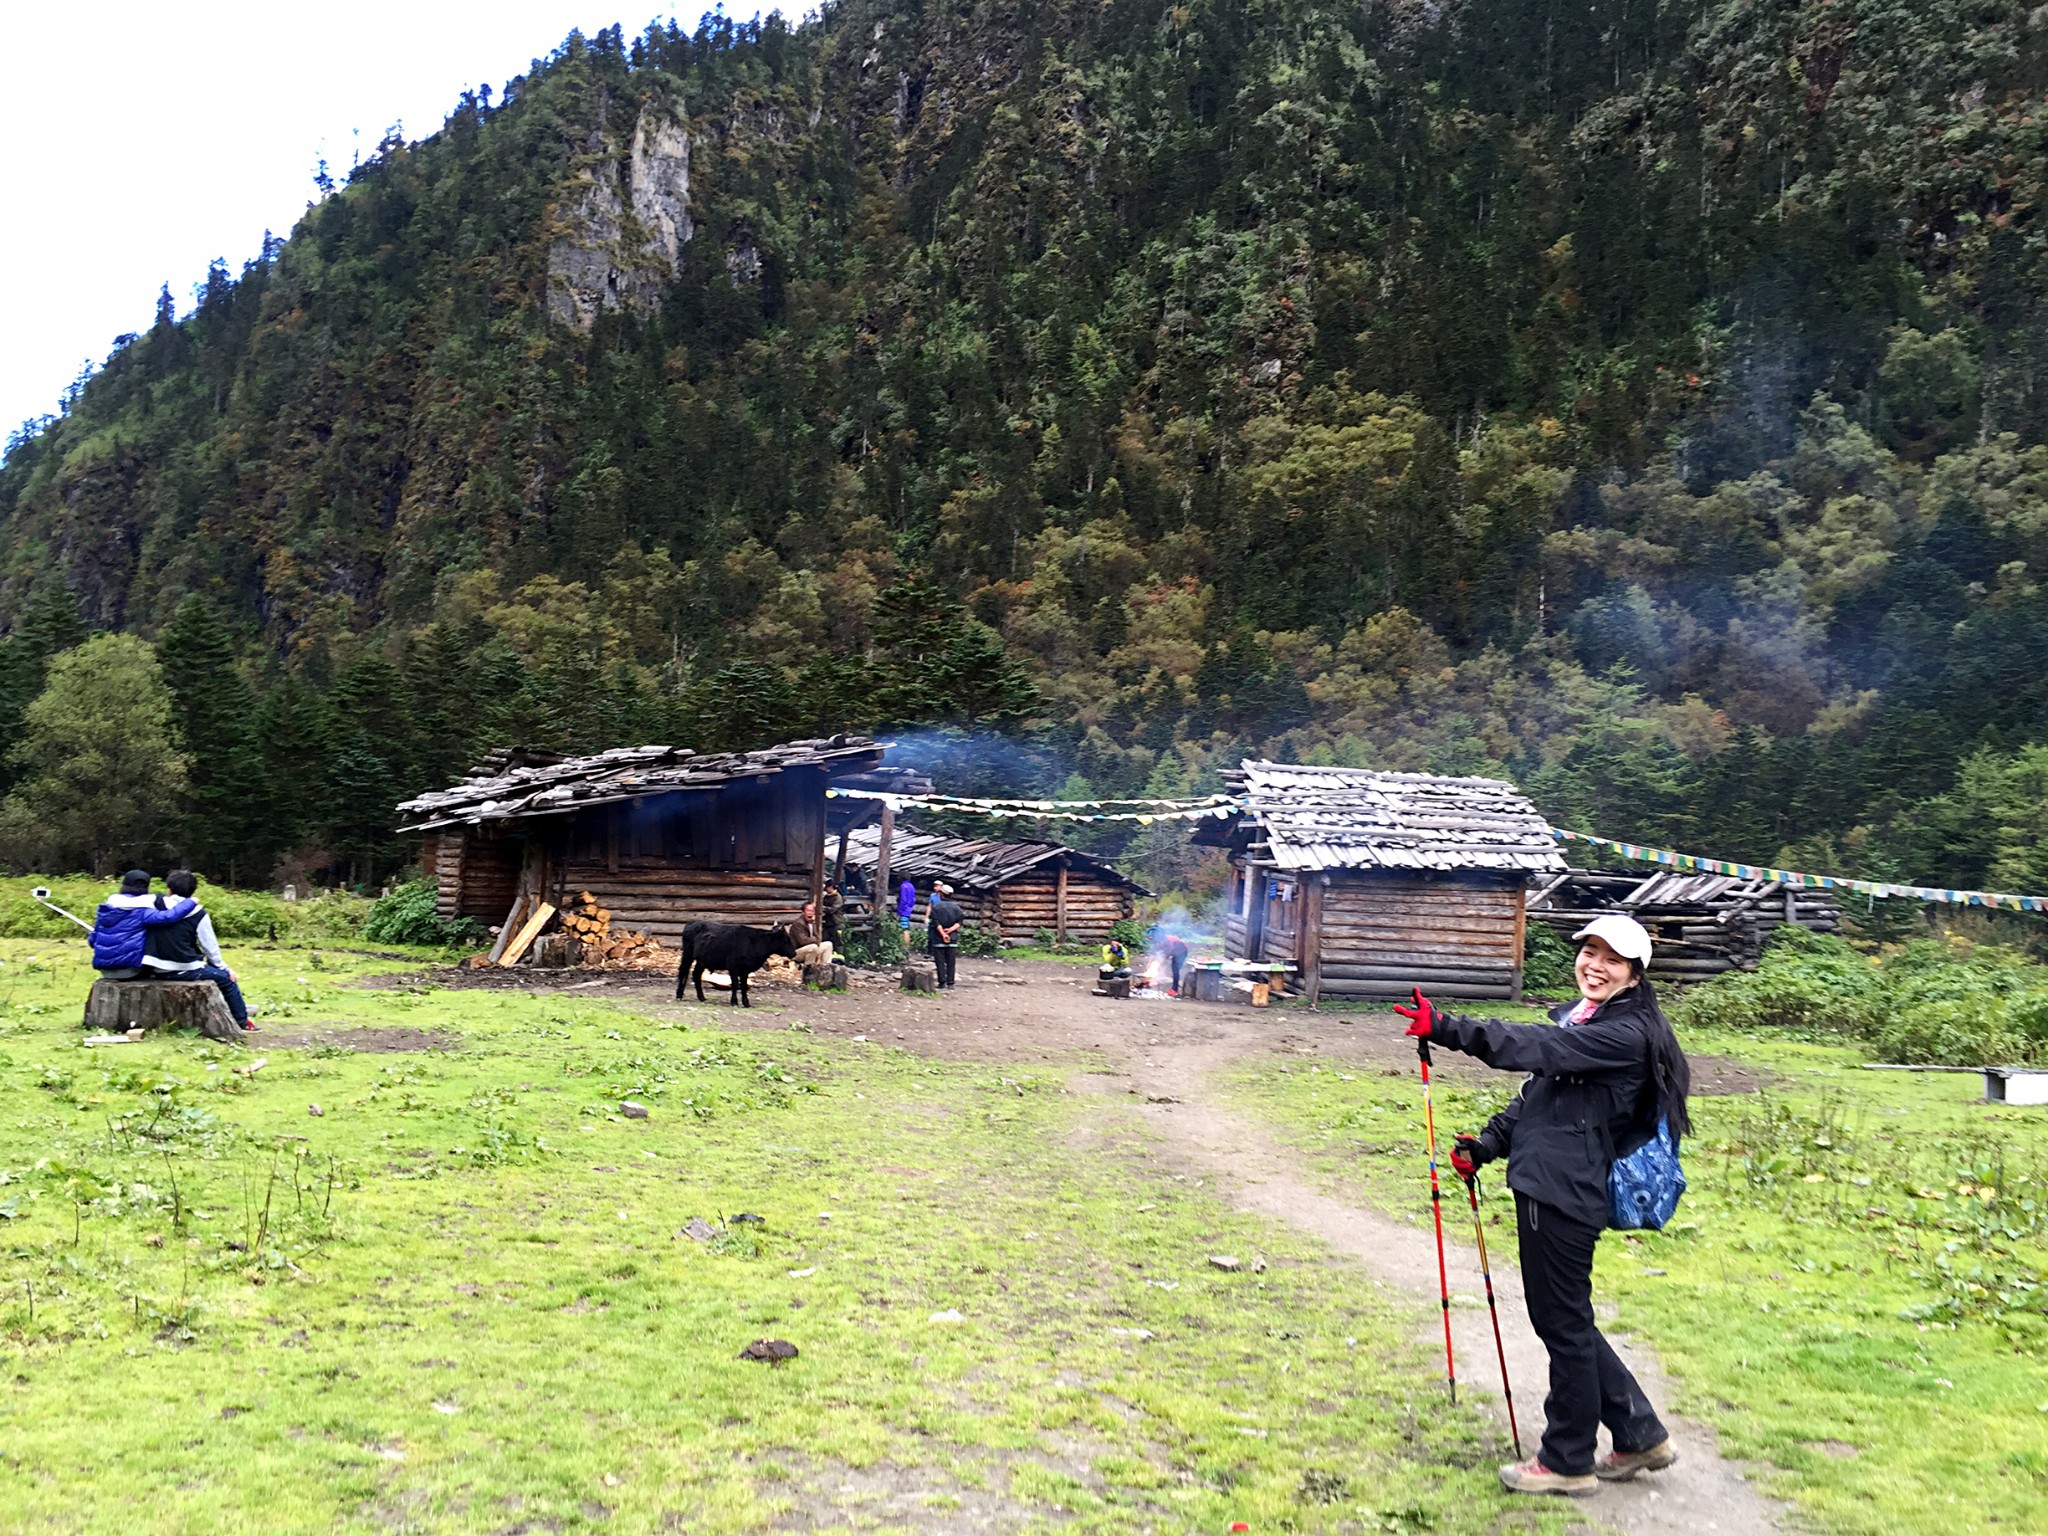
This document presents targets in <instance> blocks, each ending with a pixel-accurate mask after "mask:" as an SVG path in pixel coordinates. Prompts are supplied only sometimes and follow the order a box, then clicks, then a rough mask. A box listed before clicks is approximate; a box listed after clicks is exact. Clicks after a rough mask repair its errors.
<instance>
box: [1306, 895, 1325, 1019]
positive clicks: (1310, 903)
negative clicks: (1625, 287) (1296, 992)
mask: <svg viewBox="0 0 2048 1536" xmlns="http://www.w3.org/2000/svg"><path fill="white" fill-rule="evenodd" d="M1327 885H1328V882H1327V881H1326V880H1317V879H1309V880H1305V881H1303V882H1302V888H1301V945H1300V949H1301V973H1302V976H1303V978H1304V980H1305V981H1306V982H1307V984H1308V1002H1309V1006H1310V1007H1311V1008H1313V1007H1314V1006H1315V1005H1316V1001H1317V999H1319V998H1320V997H1321V996H1322V994H1323V891H1324V889H1325V888H1326V886H1327Z"/></svg>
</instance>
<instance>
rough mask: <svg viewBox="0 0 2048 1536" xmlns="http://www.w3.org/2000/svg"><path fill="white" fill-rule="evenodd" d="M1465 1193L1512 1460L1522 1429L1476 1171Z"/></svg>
mask: <svg viewBox="0 0 2048 1536" xmlns="http://www.w3.org/2000/svg"><path fill="white" fill-rule="evenodd" d="M1465 1193H1466V1194H1467V1195H1469V1196H1470V1197H1471V1199H1472V1235H1473V1236H1474V1237H1476V1238H1478V1239H1479V1273H1480V1274H1482V1275H1484V1276H1485V1277H1486V1310H1487V1312H1488V1313H1490V1314H1491V1315H1492V1317H1493V1353H1494V1355H1495V1357H1496V1358H1498V1359H1499V1361H1500V1395H1501V1400H1502V1401H1503V1402H1505V1403H1506V1404H1507V1405H1508V1433H1509V1434H1511V1435H1513V1436H1514V1437H1515V1460H1517V1461H1520V1460H1521V1459H1522V1430H1521V1426H1519V1425H1518V1424H1516V1423H1515V1392H1514V1388H1512V1387H1510V1386H1509V1385H1508V1351H1507V1346H1506V1345H1505V1344H1503V1343H1501V1341H1500V1308H1499V1307H1498V1306H1496V1305H1494V1300H1493V1268H1492V1266H1491V1265H1489V1264H1488V1263H1487V1262H1486V1227H1485V1225H1484V1224H1483V1223H1482V1222H1481V1221H1480V1219H1479V1175H1478V1173H1477V1172H1476V1171H1475V1172H1472V1173H1468V1174H1467V1175H1465Z"/></svg>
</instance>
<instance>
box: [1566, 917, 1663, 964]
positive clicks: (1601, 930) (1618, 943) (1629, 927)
mask: <svg viewBox="0 0 2048 1536" xmlns="http://www.w3.org/2000/svg"><path fill="white" fill-rule="evenodd" d="M1581 939H1599V940H1601V941H1602V942H1603V943H1605V944H1606V945H1607V947H1608V948H1609V949H1611V950H1613V951H1614V952H1615V953H1616V954H1617V955H1619V956H1621V958H1622V959H1624V960H1640V961H1641V962H1642V963H1643V964H1644V965H1648V964H1649V963H1650V930H1649V929H1647V928H1645V927H1644V926H1643V925H1642V924H1641V923H1639V922H1637V921H1636V920H1635V919H1634V918H1632V917H1623V916H1622V915H1621V914H1620V913H1619V912H1609V913H1608V914H1607V915H1606V916H1605V917H1596V918H1594V919H1593V921H1591V922H1590V923H1588V924H1586V926H1585V927H1583V928H1581V929H1580V930H1579V931H1578V932H1577V933H1575V934H1573V935H1572V940H1573V942H1575V943H1576V942H1577V941H1579V940H1581Z"/></svg>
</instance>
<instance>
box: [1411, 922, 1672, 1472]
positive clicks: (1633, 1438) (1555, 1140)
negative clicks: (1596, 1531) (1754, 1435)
mask: <svg viewBox="0 0 2048 1536" xmlns="http://www.w3.org/2000/svg"><path fill="white" fill-rule="evenodd" d="M1576 937H1577V938H1578V939H1579V941H1580V949H1579V956H1578V962H1577V965H1576V968H1575V969H1576V975H1577V978H1578V982H1579V990H1580V992H1581V994H1582V996H1581V997H1580V1000H1579V1001H1578V1002H1577V1003H1575V1004H1571V1005H1568V1006H1566V1007H1563V1008H1560V1009H1558V1010H1557V1013H1556V1014H1555V1015H1554V1018H1555V1020H1556V1023H1557V1024H1558V1025H1561V1026H1563V1027H1562V1028H1553V1027H1551V1026H1549V1025H1543V1024H1509V1023H1504V1022H1502V1021H1501V1020H1498V1019H1475V1018H1467V1017H1465V1016H1463V1015H1460V1014H1455V1013H1439V1012H1437V1011H1436V1009H1435V1008H1434V1007H1433V1006H1432V1005H1431V1004H1430V1002H1429V1000H1428V999H1427V998H1425V997H1424V996H1423V995H1422V991H1421V989H1420V988H1417V989H1416V992H1415V1001H1414V1004H1413V1006H1403V1007H1400V1008H1397V1009H1395V1012H1397V1013H1399V1014H1402V1015H1403V1016H1404V1017H1406V1018H1408V1019H1409V1020H1410V1021H1411V1023H1410V1025H1409V1029H1408V1033H1409V1034H1411V1035H1415V1036H1417V1037H1419V1038H1420V1039H1422V1040H1425V1041H1427V1042H1428V1043H1429V1044H1430V1045H1432V1046H1444V1047H1447V1048H1448V1049H1450V1050H1454V1051H1463V1052H1465V1053H1466V1054H1467V1055H1470V1056H1475V1057H1477V1058H1478V1059H1479V1060H1481V1061H1483V1062H1485V1063H1486V1064H1487V1065H1488V1066H1492V1067H1499V1068H1501V1069H1503V1070H1505V1071H1510V1072H1527V1073H1529V1074H1530V1076H1529V1079H1528V1081H1527V1082H1525V1083H1523V1084H1522V1091H1521V1092H1520V1093H1519V1094H1517V1095H1516V1096H1515V1098H1514V1100H1513V1102H1511V1103H1510V1104H1509V1105H1508V1107H1507V1108H1506V1109H1504V1110H1502V1111H1501V1112H1500V1113H1499V1114H1497V1115H1495V1116H1494V1117H1493V1119H1491V1120H1490V1121H1488V1122H1487V1124H1486V1127H1485V1129H1483V1130H1482V1131H1480V1133H1479V1134H1478V1135H1477V1136H1460V1137H1458V1138H1457V1140H1456V1143H1455V1150H1454V1151H1453V1152H1452V1154H1451V1166H1452V1168H1453V1169H1455V1170H1456V1171H1457V1173H1458V1174H1459V1175H1460V1176H1461V1177H1464V1178H1470V1177H1472V1176H1473V1174H1474V1173H1475V1171H1476V1170H1477V1169H1478V1168H1480V1167H1481V1166H1483V1165H1484V1164H1486V1163H1490V1162H1493V1161H1495V1160H1496V1159H1499V1158H1502V1157H1505V1158H1506V1159H1507V1160H1508V1188H1510V1189H1512V1190H1513V1191H1514V1192H1515V1225H1516V1232H1517V1235H1518V1236H1519V1238H1520V1240H1521V1255H1522V1290H1523V1296H1524V1299H1525V1300H1526V1301H1527V1303H1528V1307H1529V1322H1530V1325H1531V1326H1532V1327H1533V1328H1534V1329H1535V1330H1536V1335H1537V1337H1538V1338H1540V1339H1542V1340H1543V1346H1544V1348H1545V1349H1546V1350H1547V1351H1549V1354H1550V1392H1549V1395H1548V1396H1546V1397H1545V1398H1544V1400H1543V1412H1544V1417H1545V1419H1546V1420H1547V1423H1546V1425H1545V1428H1544V1431H1543V1444H1542V1449H1541V1450H1540V1451H1539V1452H1538V1454H1537V1455H1536V1456H1535V1457H1533V1458H1531V1459H1530V1460H1529V1461H1527V1462H1524V1463H1522V1464H1520V1465H1518V1466H1509V1467H1502V1468H1501V1469H1500V1478H1501V1482H1502V1483H1503V1484H1504V1485H1505V1486H1506V1487H1507V1488H1509V1489H1510V1490H1512V1491H1513V1492H1516V1493H1561V1494H1572V1495H1579V1494H1587V1493H1591V1492H1594V1491H1595V1490H1597V1489H1598V1488H1599V1486H1600V1482H1601V1481H1602V1480H1607V1481H1618V1482H1619V1481H1627V1480H1628V1479H1630V1478H1633V1477H1635V1476H1636V1475H1637V1474H1638V1473H1640V1472H1655V1471H1659V1470H1661V1469H1662V1468H1665V1467H1668V1466H1670V1465H1671V1464H1672V1463H1673V1462H1675V1461H1676V1460H1677V1459H1678V1452H1677V1450H1676V1448H1675V1447H1674V1446H1673V1445H1672V1444H1671V1438H1670V1436H1669V1435H1668V1434H1667V1433H1666V1432H1665V1429H1664V1425H1663V1423H1662V1421H1661V1420H1659V1419H1658V1417H1657V1411H1656V1409H1655V1408H1653V1407H1652V1406H1651V1405H1650V1399H1649V1398H1648V1396H1647V1395H1645V1393H1644V1392H1643V1389H1642V1387H1641V1386H1640V1385H1638V1384H1637V1382H1636V1379H1635V1377H1634V1376H1633V1375H1632V1374H1631V1373H1630V1372H1629V1369H1628V1367H1627V1366H1626V1365H1624V1364H1623V1363H1622V1361H1621V1358H1620V1356H1618V1355H1616V1354H1615V1352H1614V1349H1613V1347H1612V1346H1611V1345H1610V1344H1609V1343H1608V1342H1607V1340H1606V1339H1605V1338H1604V1337H1603V1336H1602V1335H1601V1333H1600V1329H1599V1327H1598V1326H1597V1324H1596V1323H1595V1321H1594V1316H1593V1249H1594V1247H1595V1245H1596V1244H1597V1243H1598V1242H1599V1240H1600V1233H1601V1230H1602V1229H1603V1228H1604V1227H1605V1226H1606V1225H1607V1220H1608V1215H1609V1211H1610V1205H1609V1197H1608V1193H1607V1178H1608V1172H1609V1170H1610V1169H1611V1168H1612V1167H1613V1165H1614V1161H1615V1159H1616V1158H1618V1157H1625V1156H1627V1155H1628V1154H1629V1153H1631V1152H1633V1151H1635V1150H1636V1149H1637V1148H1638V1147H1640V1146H1642V1145H1643V1143H1645V1142H1646V1141H1648V1140H1649V1139H1650V1138H1651V1137H1652V1136H1653V1135H1655V1134H1656V1130H1657V1123H1658V1120H1659V1118H1660V1116H1661V1117H1662V1118H1664V1119H1666V1120H1668V1121H1669V1123H1670V1127H1671V1132H1672V1135H1673V1137H1674V1138H1675V1137H1677V1136H1679V1135H1682V1134H1684V1133H1685V1132H1687V1131H1689V1130H1690V1129H1691V1124H1690V1122H1689V1121H1688V1119H1687V1118H1686V1108H1685V1096H1686V1090H1687V1087H1688V1085H1689V1082H1690V1074H1689V1072H1688V1070H1687V1068H1686V1064H1685V1055H1684V1052H1683V1051H1681V1050H1680V1049H1679V1046H1678V1040H1677V1037H1676V1036H1674V1035H1673V1034H1672V1032H1671V1025H1670V1024H1669V1023H1668V1022H1667V1021H1666V1020H1665V1018H1664V1012H1663V1009H1662V1008H1661V1007H1659V1006H1658V1003H1657V994H1656V992H1655V990H1654V989H1653V988H1652V987H1651V985H1650V983H1649V982H1648V981H1647V980H1646V979H1645V977H1644V970H1645V968H1646V967H1647V965H1648V964H1649V960H1650V936H1649V934H1648V932H1646V931H1645V930H1644V928H1643V927H1642V925H1641V924H1640V923H1638V922H1636V920H1635V919H1634V918H1631V917H1626V916H1622V915H1620V914H1611V915H1608V916H1604V917H1599V918H1596V919H1594V920H1593V921H1592V922H1591V923H1589V924H1587V925H1586V926H1585V927H1584V928H1582V929H1580V930H1579V932H1578V934H1577V935H1576ZM1602 1424H1605V1425H1606V1426H1607V1428H1608V1431H1609V1432H1610V1434H1611V1435H1612V1436H1613V1440H1614V1448H1613V1451H1612V1452H1611V1453H1610V1454H1609V1455H1606V1456H1602V1457H1599V1458H1598V1459H1597V1460H1596V1458H1595V1452H1596V1450H1597V1449H1598V1436H1599V1429H1600V1426H1601V1425H1602Z"/></svg>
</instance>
